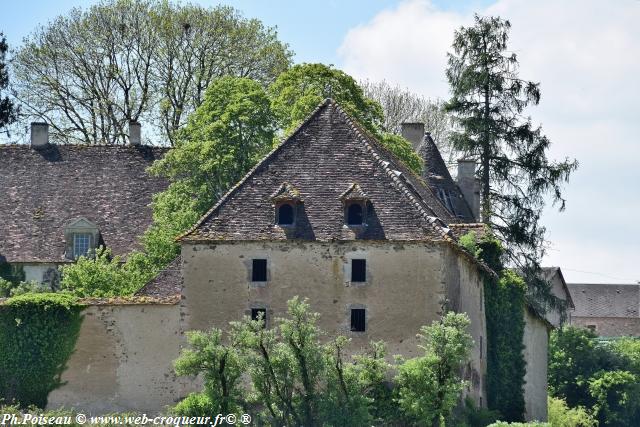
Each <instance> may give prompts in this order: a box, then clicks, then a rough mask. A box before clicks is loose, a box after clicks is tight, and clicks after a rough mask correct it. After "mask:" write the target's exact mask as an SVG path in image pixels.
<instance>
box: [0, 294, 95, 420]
mask: <svg viewBox="0 0 640 427" xmlns="http://www.w3.org/2000/svg"><path fill="white" fill-rule="evenodd" d="M82 308H83V306H82V305H80V304H79V303H78V302H77V299H76V298H75V297H73V296H70V295H64V294H44V293H43V294H25V295H20V296H17V297H14V298H10V299H8V300H6V301H5V302H3V303H2V304H1V305H0V349H2V351H1V352H0V400H4V401H5V402H7V403H12V402H15V403H17V404H19V405H20V406H21V407H27V406H30V405H35V406H37V407H39V408H44V407H45V406H46V404H47V396H48V395H49V392H51V391H52V390H54V389H55V388H57V387H59V386H60V385H61V384H62V383H61V380H60V376H61V374H62V372H63V371H64V369H65V367H66V363H67V361H68V359H69V356H71V353H72V352H73V349H74V347H75V343H76V340H77V338H78V334H79V332H80V325H81V323H82V316H81V314H80V312H81V311H82Z"/></svg>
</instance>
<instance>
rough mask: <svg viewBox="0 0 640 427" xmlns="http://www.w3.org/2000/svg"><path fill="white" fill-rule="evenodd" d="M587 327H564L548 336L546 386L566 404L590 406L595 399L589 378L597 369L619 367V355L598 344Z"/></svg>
mask: <svg viewBox="0 0 640 427" xmlns="http://www.w3.org/2000/svg"><path fill="white" fill-rule="evenodd" d="M595 338H596V335H595V334H594V333H593V332H591V331H590V330H588V329H583V328H576V327H570V326H569V327H564V328H562V329H559V330H556V331H553V332H552V333H551V337H550V339H549V370H548V376H549V389H550V392H551V395H553V396H556V397H561V398H563V399H565V400H566V402H567V405H569V407H572V408H573V407H576V406H584V407H587V408H591V407H592V406H593V405H594V404H595V400H594V398H593V397H592V395H591V392H590V389H589V380H590V378H591V377H593V376H594V375H595V374H596V373H598V372H600V371H609V370H615V369H618V368H619V367H621V360H620V358H619V356H618V355H616V354H615V353H613V352H611V351H610V350H608V349H607V348H606V347H604V346H601V345H599V344H598V342H597V341H596V339H595Z"/></svg>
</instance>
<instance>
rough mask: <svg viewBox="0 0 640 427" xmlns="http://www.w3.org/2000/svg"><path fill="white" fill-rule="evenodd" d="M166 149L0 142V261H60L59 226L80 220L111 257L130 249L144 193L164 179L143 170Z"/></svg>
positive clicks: (141, 224) (140, 227) (143, 217)
mask: <svg viewBox="0 0 640 427" xmlns="http://www.w3.org/2000/svg"><path fill="white" fill-rule="evenodd" d="M166 151H167V149H165V148H150V147H121V146H119V147H117V146H95V145H94V146H81V145H49V146H47V147H46V148H42V149H32V148H30V147H29V146H26V145H6V146H0V260H4V261H7V262H64V261H65V258H64V252H65V237H64V229H65V227H67V226H68V225H69V224H70V223H71V222H72V221H74V220H76V219H78V218H85V219H86V220H88V221H90V222H91V223H93V224H96V225H97V226H98V229H99V231H100V235H101V240H102V242H103V243H104V244H105V245H106V246H108V247H110V248H111V249H112V250H113V253H114V254H116V255H122V254H126V253H128V252H130V251H132V250H133V249H136V248H137V241H138V237H139V236H141V235H142V234H143V233H144V231H145V230H146V229H147V227H148V226H149V224H150V223H151V208H150V203H151V197H152V195H153V194H154V193H157V192H159V191H162V190H164V189H165V188H166V187H167V183H166V182H165V181H164V180H162V179H157V178H152V177H150V176H149V175H148V174H147V173H146V171H145V170H146V168H147V167H148V166H150V165H151V163H152V162H153V161H154V160H155V159H156V158H158V157H161V156H162V155H163V154H164V153H165V152H166Z"/></svg>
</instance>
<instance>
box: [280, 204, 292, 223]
mask: <svg viewBox="0 0 640 427" xmlns="http://www.w3.org/2000/svg"><path fill="white" fill-rule="evenodd" d="M276 216H277V219H276V221H277V224H278V225H293V220H294V218H293V217H294V215H293V206H291V204H290V203H282V204H281V205H280V206H278V214H277V215H276Z"/></svg>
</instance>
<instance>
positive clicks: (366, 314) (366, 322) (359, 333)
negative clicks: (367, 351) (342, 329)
mask: <svg viewBox="0 0 640 427" xmlns="http://www.w3.org/2000/svg"><path fill="white" fill-rule="evenodd" d="M352 310H364V331H354V330H352V329H351V311H352ZM370 317H371V312H370V310H369V309H368V308H367V306H366V305H365V304H360V303H353V304H348V305H347V313H346V330H347V331H348V333H349V334H351V335H355V336H362V335H366V334H368V333H369V320H370Z"/></svg>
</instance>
